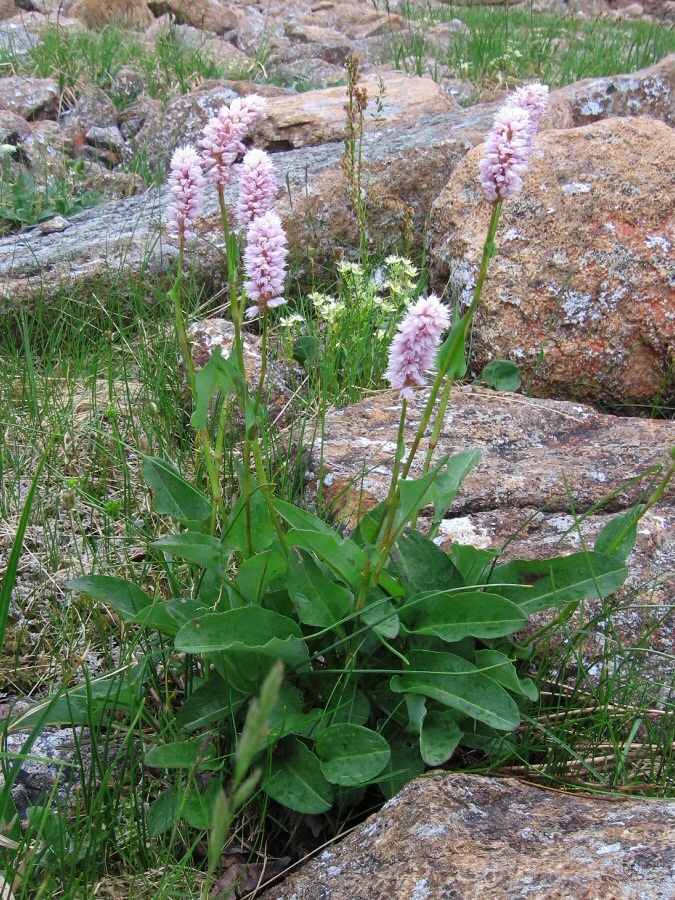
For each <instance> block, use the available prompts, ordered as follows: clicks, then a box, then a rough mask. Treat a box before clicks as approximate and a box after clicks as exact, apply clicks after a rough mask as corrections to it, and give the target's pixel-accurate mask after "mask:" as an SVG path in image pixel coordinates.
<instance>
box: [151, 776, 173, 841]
mask: <svg viewBox="0 0 675 900" xmlns="http://www.w3.org/2000/svg"><path fill="white" fill-rule="evenodd" d="M175 821H176V794H175V792H174V789H173V788H167V789H166V790H165V791H162V793H161V794H160V795H159V796H158V797H157V799H156V800H155V801H154V803H152V804H151V806H150V809H149V811H148V819H147V822H148V833H149V834H150V836H151V837H159V836H160V835H161V834H166V832H167V831H170V830H171V829H172V828H173V826H174V822H175Z"/></svg>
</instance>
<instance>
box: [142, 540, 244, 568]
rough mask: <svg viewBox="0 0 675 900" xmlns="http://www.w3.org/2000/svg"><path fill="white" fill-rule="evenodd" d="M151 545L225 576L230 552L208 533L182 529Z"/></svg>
mask: <svg viewBox="0 0 675 900" xmlns="http://www.w3.org/2000/svg"><path fill="white" fill-rule="evenodd" d="M152 546H153V547H157V548H159V549H160V550H163V551H164V552H165V553H170V554H171V555H172V556H177V557H178V558H179V559H185V560H187V561H188V562H191V563H195V564H196V565H198V566H203V567H204V568H205V569H208V571H209V572H213V573H214V575H217V576H218V577H219V578H225V577H226V576H227V567H228V565H229V562H230V553H229V551H228V550H226V548H225V547H223V544H222V543H221V542H220V541H219V540H218V538H216V537H213V536H212V535H210V534H201V533H200V532H198V531H183V532H181V533H180V534H170V535H167V537H163V538H160V539H159V540H158V541H153V542H152Z"/></svg>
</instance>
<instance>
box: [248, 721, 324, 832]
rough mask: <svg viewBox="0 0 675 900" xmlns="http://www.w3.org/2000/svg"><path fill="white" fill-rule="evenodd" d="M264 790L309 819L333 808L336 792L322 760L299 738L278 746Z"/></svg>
mask: <svg viewBox="0 0 675 900" xmlns="http://www.w3.org/2000/svg"><path fill="white" fill-rule="evenodd" d="M262 788H263V790H264V791H265V793H266V794H268V795H269V796H270V797H271V798H272V799H273V800H276V801H277V803H281V804H282V805H283V806H286V807H288V809H294V810H295V811H296V812H300V813H305V814H306V815H320V814H321V813H324V812H328V810H329V809H330V808H331V806H332V805H333V788H332V787H331V785H330V784H329V782H328V781H326V779H325V778H324V775H323V773H322V771H321V764H320V763H319V760H318V758H317V757H316V756H315V755H314V754H313V753H312V752H311V750H308V749H307V747H306V746H305V745H304V744H303V743H302V741H300V740H298V738H295V737H288V738H285V739H284V740H283V741H281V743H280V744H279V745H278V746H277V748H276V750H275V753H274V756H273V757H272V764H271V767H270V773H269V775H267V777H266V778H264V779H263V782H262Z"/></svg>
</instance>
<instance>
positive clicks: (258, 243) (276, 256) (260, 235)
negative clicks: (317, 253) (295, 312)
mask: <svg viewBox="0 0 675 900" xmlns="http://www.w3.org/2000/svg"><path fill="white" fill-rule="evenodd" d="M246 241H247V243H246V249H245V250H244V270H245V271H246V275H247V276H248V281H246V282H245V283H244V288H245V290H246V293H247V295H248V297H249V299H250V300H253V303H254V305H252V306H249V307H248V309H247V310H246V318H248V319H251V318H253V316H256V315H257V314H258V313H262V314H263V315H265V314H266V313H267V310H268V309H271V308H273V307H275V306H281V304H282V303H285V302H286V300H285V299H284V298H283V297H282V296H281V295H282V293H283V290H284V278H285V273H286V256H287V255H288V249H287V247H286V234H285V232H284V229H283V228H282V226H281V220H280V218H279V216H278V215H277V214H276V213H274V212H267V213H265V214H264V215H263V216H259V217H258V218H257V219H254V220H253V221H252V222H251V224H250V225H249V226H248V231H247V233H246Z"/></svg>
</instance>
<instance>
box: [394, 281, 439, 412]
mask: <svg viewBox="0 0 675 900" xmlns="http://www.w3.org/2000/svg"><path fill="white" fill-rule="evenodd" d="M449 325H450V315H449V313H448V310H447V308H446V307H445V306H443V304H442V303H441V301H440V300H439V299H438V297H437V296H436V295H435V294H430V295H429V296H428V297H421V298H420V299H419V300H418V301H417V303H415V304H414V306H411V307H410V308H409V309H408V312H407V313H406V315H405V318H404V319H403V321H402V322H401V324H400V325H399V326H398V334H396V335H395V336H394V339H393V341H392V342H391V347H390V348H389V366H388V367H387V371H386V372H385V373H384V377H385V378H386V379H387V381H388V382H389V384H390V385H391V386H392V387H393V388H395V389H398V390H399V392H400V397H401V398H405V399H406V400H410V399H412V397H413V390H412V388H413V385H424V384H425V383H426V382H425V379H424V373H425V372H426V370H427V369H430V368H431V366H432V364H433V361H434V357H435V355H436V351H437V349H438V344H439V342H440V339H441V335H442V334H443V332H444V331H445V329H446V328H448V326H449Z"/></svg>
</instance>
